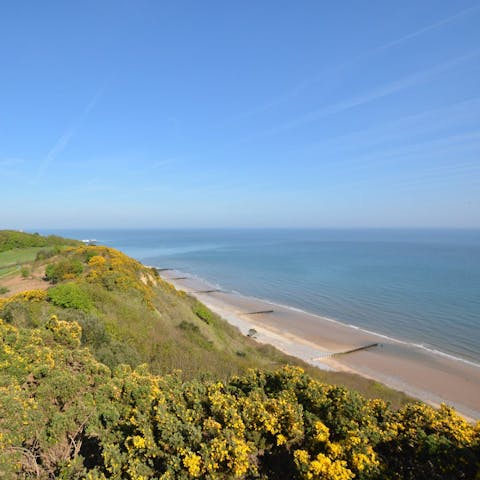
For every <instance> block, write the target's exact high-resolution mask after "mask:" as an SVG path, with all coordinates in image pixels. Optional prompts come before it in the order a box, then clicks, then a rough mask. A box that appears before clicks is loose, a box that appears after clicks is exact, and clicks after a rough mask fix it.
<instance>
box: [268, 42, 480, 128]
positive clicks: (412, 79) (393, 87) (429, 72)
mask: <svg viewBox="0 0 480 480" xmlns="http://www.w3.org/2000/svg"><path fill="white" fill-rule="evenodd" d="M479 54H480V50H475V51H473V52H470V53H468V54H466V55H462V56H460V57H457V58H455V59H453V60H449V61H447V62H444V63H441V64H439V65H435V66H434V67H430V68H427V69H424V70H420V71H417V72H415V73H413V74H411V75H407V76H406V77H403V78H401V79H399V80H395V81H393V82H390V83H387V84H384V85H381V86H380V87H377V88H376V89H374V90H371V91H369V92H367V93H364V94H361V95H357V96H355V97H352V98H349V99H346V100H342V101H340V102H337V103H334V104H331V105H327V106H325V107H322V108H319V109H316V110H312V111H311V112H308V113H306V114H304V115H301V116H299V117H297V118H295V119H293V120H290V121H288V122H285V123H283V124H282V125H279V126H277V127H274V128H272V129H270V130H267V131H265V132H263V133H261V134H259V136H260V137H262V136H268V135H276V134H278V133H282V132H285V131H287V130H290V129H292V128H295V127H298V126H300V125H305V124H308V123H311V122H314V121H316V120H320V119H322V118H325V117H328V116H330V115H334V114H337V113H341V112H344V111H347V110H350V109H352V108H355V107H359V106H361V105H365V104H367V103H370V102H373V101H375V100H379V99H381V98H384V97H387V96H389V95H392V94H394V93H397V92H400V91H402V90H406V89H408V88H412V87H415V86H418V85H421V84H422V83H424V82H427V81H428V80H430V79H432V78H434V77H435V76H436V75H438V74H440V73H443V72H445V71H447V70H449V69H451V68H452V67H455V66H457V65H459V64H460V63H463V62H465V61H467V60H470V59H472V58H474V57H476V56H478V55H479Z"/></svg>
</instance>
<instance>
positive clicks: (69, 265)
mask: <svg viewBox="0 0 480 480" xmlns="http://www.w3.org/2000/svg"><path fill="white" fill-rule="evenodd" d="M82 272H83V265H82V263H81V262H80V261H79V260H77V259H74V258H67V259H65V260H60V261H59V262H57V263H51V264H49V265H47V268H46V269H45V278H46V279H47V280H49V281H50V282H52V283H57V282H60V281H62V280H67V279H72V278H76V277H78V276H79V275H80V274H81V273H82Z"/></svg>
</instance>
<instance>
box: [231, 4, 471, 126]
mask: <svg viewBox="0 0 480 480" xmlns="http://www.w3.org/2000/svg"><path fill="white" fill-rule="evenodd" d="M479 11H480V5H473V6H472V7H469V8H466V9H464V10H461V11H460V12H457V13H455V14H453V15H450V16H448V17H445V18H442V19H440V20H438V21H436V22H434V23H431V24H429V25H426V26H424V27H422V28H420V29H418V30H415V31H413V32H410V33H408V34H406V35H404V36H402V37H400V38H397V39H395V40H392V41H390V42H387V43H385V44H383V45H379V46H377V47H374V48H372V49H370V50H367V51H365V52H363V53H360V54H359V55H357V56H355V57H354V58H352V59H350V60H347V61H345V62H343V63H340V64H338V65H334V66H332V67H330V68H326V69H324V70H323V71H322V72H320V73H319V74H318V75H315V76H313V77H310V78H307V79H305V80H303V81H301V82H300V83H298V84H297V85H295V86H294V87H293V88H292V89H290V90H288V91H286V92H284V93H283V94H282V95H280V96H279V97H278V98H276V99H273V100H272V101H270V102H267V103H265V104H263V105H260V106H258V107H255V108H253V109H251V110H249V111H247V112H244V113H242V114H239V115H237V116H236V117H235V120H241V119H246V118H250V117H252V116H255V115H258V114H260V113H264V112H266V111H268V110H270V109H272V108H275V107H277V106H279V105H281V104H283V103H285V102H287V101H288V100H290V99H292V98H294V97H295V96H297V95H298V94H299V93H301V92H302V91H304V90H305V89H307V88H309V87H312V86H313V85H315V84H317V83H319V82H321V81H323V80H324V79H325V75H327V74H331V73H335V72H340V71H342V70H344V69H346V68H349V67H351V66H353V65H355V64H357V63H359V62H361V61H362V60H365V59H367V58H369V57H372V56H373V55H375V54H377V53H380V52H385V51H387V50H389V49H391V48H394V47H398V46H399V45H402V44H403V43H406V42H408V41H410V40H412V39H414V38H417V37H420V36H422V35H424V34H426V33H428V32H431V31H434V30H438V29H439V28H441V27H443V26H445V25H448V24H450V23H453V22H455V21H457V20H459V19H461V18H464V17H467V16H468V15H471V14H474V13H477V12H479Z"/></svg>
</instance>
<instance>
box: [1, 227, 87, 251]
mask: <svg viewBox="0 0 480 480" xmlns="http://www.w3.org/2000/svg"><path fill="white" fill-rule="evenodd" d="M80 244H81V242H79V241H78V240H70V239H66V238H62V237H59V236H57V235H49V236H47V237H44V236H42V235H38V234H30V233H24V232H17V231H15V230H0V252H5V251H7V250H12V249H14V248H27V247H52V246H55V245H72V246H75V245H80Z"/></svg>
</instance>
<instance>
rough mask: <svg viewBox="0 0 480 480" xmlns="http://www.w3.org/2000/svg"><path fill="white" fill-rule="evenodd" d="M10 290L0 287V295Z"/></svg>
mask: <svg viewBox="0 0 480 480" xmlns="http://www.w3.org/2000/svg"><path fill="white" fill-rule="evenodd" d="M9 291H10V290H9V289H8V288H7V287H0V295H3V294H4V293H8V292H9Z"/></svg>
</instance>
